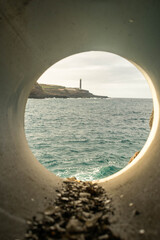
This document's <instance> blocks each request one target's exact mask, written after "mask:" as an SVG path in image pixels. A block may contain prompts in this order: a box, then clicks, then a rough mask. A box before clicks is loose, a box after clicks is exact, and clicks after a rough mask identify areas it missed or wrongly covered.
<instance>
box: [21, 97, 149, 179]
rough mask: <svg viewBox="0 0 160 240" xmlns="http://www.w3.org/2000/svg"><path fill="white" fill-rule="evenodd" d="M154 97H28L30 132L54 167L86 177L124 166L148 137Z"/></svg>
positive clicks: (37, 151) (33, 145)
mask: <svg viewBox="0 0 160 240" xmlns="http://www.w3.org/2000/svg"><path fill="white" fill-rule="evenodd" d="M152 108H153V103H152V99H127V98H119V99H118V98H108V99H98V98H97V99H93V98H92V99H91V98H90V99H84V98H82V99H75V98H74V99H71V98H68V99H60V98H48V99H28V102H27V105H26V112H25V133H26V138H27V140H28V144H29V146H30V149H31V151H32V152H33V154H34V155H35V156H36V158H37V159H38V161H39V162H40V163H41V164H43V165H44V166H45V167H46V168H47V169H48V170H49V171H51V172H53V173H55V174H56V175H58V176H60V177H63V178H66V177H72V176H75V177H76V178H77V179H80V180H95V179H101V178H104V177H107V176H109V175H111V174H113V173H115V172H117V171H119V170H120V169H122V168H124V167H125V166H126V165H127V164H128V161H129V159H130V158H131V157H132V156H133V154H134V153H135V152H136V151H139V150H141V148H142V147H143V145H144V143H145V142H146V140H147V138H148V135H149V132H150V128H149V118H150V114H151V112H152Z"/></svg>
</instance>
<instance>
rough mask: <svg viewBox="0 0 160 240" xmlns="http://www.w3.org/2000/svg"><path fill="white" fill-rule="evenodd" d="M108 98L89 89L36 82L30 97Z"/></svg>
mask: <svg viewBox="0 0 160 240" xmlns="http://www.w3.org/2000/svg"><path fill="white" fill-rule="evenodd" d="M94 97H97V98H108V97H107V96H97V95H94V94H92V93H90V92H89V91H87V90H83V89H79V88H67V87H64V86H58V85H46V84H38V83H35V84H34V86H33V88H32V90H31V93H30V95H29V98H94Z"/></svg>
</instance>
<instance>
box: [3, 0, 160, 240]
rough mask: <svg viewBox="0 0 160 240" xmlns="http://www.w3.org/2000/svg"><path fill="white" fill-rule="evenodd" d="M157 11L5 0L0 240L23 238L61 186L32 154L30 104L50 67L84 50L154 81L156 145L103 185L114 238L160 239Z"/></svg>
mask: <svg viewBox="0 0 160 240" xmlns="http://www.w3.org/2000/svg"><path fill="white" fill-rule="evenodd" d="M159 12H160V2H159V1H158V0H148V1H144V0H141V1H138V0H136V1H129V0H120V1H118V0H66V1H59V0H45V1H42V0H34V1H31V0H6V1H3V0H0V170H1V172H0V173H1V174H0V219H1V220H0V222H1V224H0V239H2V240H5V239H6V240H10V239H16V238H22V236H23V234H24V232H25V219H26V218H30V217H32V216H33V215H34V214H36V212H37V211H41V210H43V209H44V208H45V207H46V206H47V204H48V203H49V202H50V201H52V200H54V198H55V197H56V189H59V188H60V187H61V184H62V179H60V178H59V177H57V176H55V175H54V174H52V173H50V172H48V171H47V170H46V169H45V168H44V167H43V166H42V165H41V164H40V163H38V161H37V160H36V159H35V157H34V156H33V154H32V153H31V151H30V149H29V147H28V144H27V141H26V138H25V133H24V111H25V104H26V101H27V97H28V94H29V92H30V89H31V87H32V85H33V83H34V82H35V81H36V80H37V79H38V78H39V77H40V76H41V74H42V73H43V72H44V71H45V70H46V69H47V68H49V67H50V66H51V65H53V64H54V63H56V62H57V61H59V60H61V59H63V58H65V57H67V56H70V55H72V54H75V53H79V52H84V51H108V52H112V53H115V54H118V55H120V56H122V57H124V58H126V59H128V60H129V61H131V62H133V63H134V64H136V65H137V66H138V67H139V68H140V69H141V70H142V71H143V73H145V74H146V75H147V76H148V79H149V78H150V79H151V80H152V83H153V87H152V91H153V94H154V107H155V114H156V115H155V116H156V117H155V118H156V120H155V121H154V126H153V131H152V133H151V134H152V141H150V142H149V143H148V148H147V150H146V149H145V150H144V151H143V153H142V154H141V156H140V157H139V161H137V162H135V163H133V164H132V165H131V167H130V168H129V169H127V171H123V172H122V173H121V174H120V175H119V176H115V177H114V178H112V179H110V180H109V179H105V180H104V181H102V182H100V184H101V185H103V186H104V188H105V189H106V190H107V192H108V194H109V196H111V197H112V199H113V200H112V203H113V207H114V208H115V216H114V218H113V223H112V225H111V228H112V229H113V231H114V232H115V234H118V235H120V236H121V237H123V239H130V240H132V239H134V240H135V239H150V240H152V239H159V238H160V228H159V222H160V216H159V213H160V201H159V199H160V174H159V172H160V162H159V160H160V147H159V146H160V122H159V103H160V61H159V53H160V44H159V43H160V31H159V26H158V24H159V22H160V14H159ZM152 83H151V85H152ZM129 203H133V204H131V205H132V207H129ZM134 210H138V211H139V212H140V215H139V216H134V215H133V211H134ZM140 229H144V230H145V234H144V235H143V236H141V235H140V234H139V230H140Z"/></svg>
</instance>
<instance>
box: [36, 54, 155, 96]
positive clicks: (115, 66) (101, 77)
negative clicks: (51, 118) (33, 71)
mask: <svg viewBox="0 0 160 240" xmlns="http://www.w3.org/2000/svg"><path fill="white" fill-rule="evenodd" d="M80 79H82V89H86V90H89V91H90V92H91V93H93V94H96V95H102V96H109V97H117V98H151V97H152V96H151V92H150V89H149V85H148V83H147V81H146V80H145V78H144V76H143V75H142V73H141V72H140V71H139V70H138V69H137V68H136V67H135V66H134V65H133V64H132V63H130V62H129V61H127V60H126V59H124V58H122V57H120V56H118V55H115V54H112V53H108V52H99V51H96V52H95V51H91V52H84V53H79V54H75V55H72V56H70V57H67V58H64V59H62V60H61V61H59V62H57V63H56V64H54V65H53V66H52V67H50V68H49V69H48V70H47V71H46V72H45V73H44V74H43V75H42V76H41V77H40V78H39V80H38V82H39V83H45V84H55V85H61V86H65V87H74V88H75V87H76V88H78V87H79V81H80Z"/></svg>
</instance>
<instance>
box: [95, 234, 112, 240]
mask: <svg viewBox="0 0 160 240" xmlns="http://www.w3.org/2000/svg"><path fill="white" fill-rule="evenodd" d="M106 239H109V235H108V234H105V235H102V236H100V237H98V240H106Z"/></svg>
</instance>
